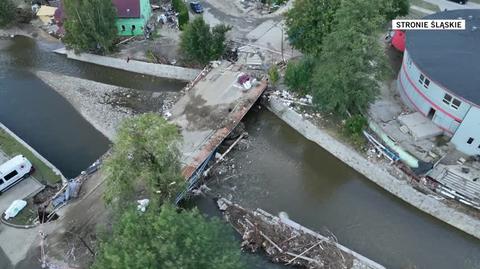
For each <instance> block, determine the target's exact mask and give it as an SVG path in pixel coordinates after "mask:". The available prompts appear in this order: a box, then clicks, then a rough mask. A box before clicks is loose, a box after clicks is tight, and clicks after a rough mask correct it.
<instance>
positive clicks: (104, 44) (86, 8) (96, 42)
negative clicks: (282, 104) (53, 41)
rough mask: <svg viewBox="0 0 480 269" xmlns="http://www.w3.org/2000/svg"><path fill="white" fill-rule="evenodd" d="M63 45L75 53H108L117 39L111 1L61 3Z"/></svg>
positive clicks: (78, 0) (74, 0)
mask: <svg viewBox="0 0 480 269" xmlns="http://www.w3.org/2000/svg"><path fill="white" fill-rule="evenodd" d="M64 7H65V14H66V21H65V26H64V27H65V31H66V33H65V38H64V42H65V44H66V45H67V46H68V47H71V48H73V49H74V50H75V51H76V52H82V51H93V52H96V53H108V52H111V51H112V50H113V46H114V42H115V40H116V38H117V28H116V26H115V19H116V17H117V12H116V11H115V7H114V6H113V4H112V1H111V0H65V1H64Z"/></svg>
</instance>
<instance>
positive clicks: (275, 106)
mask: <svg viewBox="0 0 480 269" xmlns="http://www.w3.org/2000/svg"><path fill="white" fill-rule="evenodd" d="M267 107H268V109H269V110H270V111H272V112H273V113H274V114H276V115H277V116H278V117H279V118H281V119H282V120H283V121H284V122H286V123H287V124H288V125H290V126H291V127H292V128H293V129H295V130H297V131H298V132H299V133H300V134H302V135H303V136H304V137H305V138H307V139H309V140H311V141H313V142H314V143H317V144H318V145H319V146H321V147H322V148H324V149H325V150H327V151H328V152H330V153H331V154H332V155H334V156H335V157H337V158H338V159H339V160H341V161H342V162H344V163H346V164H347V165H349V166H350V167H352V168H353V169H355V170H356V171H357V172H359V173H361V174H362V175H364V176H365V177H366V178H368V179H369V180H371V181H372V182H374V183H375V184H377V185H378V186H380V187H382V188H383V189H384V190H386V191H388V192H390V193H391V194H393V195H395V196H396V197H398V198H400V199H402V200H403V201H405V202H407V203H409V204H410V205H412V206H414V207H416V208H418V209H419V210H421V211H423V212H425V213H428V214H430V215H432V216H433V217H435V218H438V219H439V220H441V221H444V222H446V223H448V224H450V225H452V226H453V227H455V228H457V229H459V230H462V231H464V232H466V233H468V234H470V235H472V236H474V237H476V238H478V239H480V219H478V218H475V217H473V216H470V215H467V214H465V213H463V212H461V211H459V210H456V209H455V208H453V207H449V206H448V205H447V204H445V203H443V202H442V201H439V200H436V199H435V198H434V197H432V196H430V195H425V194H423V193H421V192H419V191H417V190H416V189H414V188H413V187H412V186H411V185H410V184H409V183H407V182H406V181H405V180H400V179H398V178H396V177H394V176H392V175H391V174H390V173H389V172H388V171H387V170H386V169H385V167H383V166H381V165H378V164H376V163H374V162H370V161H369V160H368V159H366V158H365V157H364V156H362V155H360V154H359V153H358V152H357V151H355V150H353V149H352V148H350V147H349V146H346V145H344V144H342V143H341V142H339V141H338V140H336V139H335V138H334V137H332V136H330V135H329V134H328V133H327V132H326V131H324V130H322V129H321V128H319V127H317V126H316V125H314V124H312V123H311V122H310V121H308V120H306V119H304V118H302V115H300V114H298V113H297V112H295V111H294V110H292V109H290V108H289V107H288V106H287V105H285V104H284V103H283V102H282V101H281V100H278V99H276V98H270V100H269V102H268V105H267Z"/></svg>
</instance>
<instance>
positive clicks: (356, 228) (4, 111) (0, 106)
mask: <svg viewBox="0 0 480 269" xmlns="http://www.w3.org/2000/svg"><path fill="white" fill-rule="evenodd" d="M55 46H57V45H55V44H39V43H36V42H34V41H33V40H31V39H28V38H20V37H17V38H15V39H14V40H0V122H2V123H4V124H5V125H7V126H8V127H9V128H11V129H12V130H13V131H14V132H16V133H17V134H18V135H19V136H20V137H22V138H23V139H24V140H26V141H27V142H28V143H29V144H31V145H32V146H33V147H34V148H36V149H37V150H38V151H39V152H40V153H41V154H43V155H44V156H45V157H47V158H48V159H49V160H50V161H51V162H52V163H53V164H55V165H56V166H57V167H58V168H59V169H60V170H62V172H63V173H64V174H65V175H66V176H67V177H72V176H75V175H76V174H78V172H80V171H81V170H82V169H84V168H85V167H86V166H88V164H90V163H91V162H92V161H94V160H95V159H96V158H98V157H99V156H100V155H101V154H103V153H104V152H105V151H106V150H107V148H108V147H109V141H108V140H107V139H106V138H105V137H104V136H103V135H101V134H100V133H99V132H98V131H97V130H95V129H94V128H93V127H92V126H91V125H90V124H89V123H88V122H86V121H85V120H84V119H83V118H82V117H81V115H80V114H79V113H77V112H76V111H75V110H74V109H73V108H72V107H71V106H70V105H69V103H68V102H66V101H65V100H64V99H63V98H62V97H61V96H59V95H58V94H57V93H56V92H55V91H54V90H52V89H50V88H49V87H48V86H47V85H45V84H44V83H42V82H41V81H40V80H39V79H37V78H36V77H35V76H34V75H33V74H32V73H31V71H32V70H47V71H53V72H60V73H63V74H67V75H73V76H77V77H82V78H87V79H92V80H95V81H99V82H104V83H110V84H115V85H118V86H123V87H131V88H137V89H143V90H154V91H158V90H166V91H176V90H178V89H180V88H181V87H182V86H183V83H181V82H176V81H171V80H162V79H156V78H151V77H145V76H140V75H134V74H130V73H127V72H122V71H118V70H111V69H106V68H102V67H98V66H92V65H87V64H84V63H79V62H75V61H70V60H67V59H65V58H63V56H59V55H55V54H53V53H50V52H49V51H50V50H51V49H52V48H54V47H55ZM246 126H247V130H248V132H249V134H250V138H249V141H250V143H251V145H250V147H249V149H247V150H242V151H235V152H234V153H233V154H232V155H231V157H233V158H235V160H236V161H235V164H236V166H237V171H241V172H240V173H239V174H238V176H237V177H236V178H233V179H230V180H229V181H227V182H226V183H224V184H222V186H220V187H219V188H220V189H235V191H231V192H232V193H233V196H234V197H235V198H236V199H237V200H239V201H241V202H242V204H244V205H246V206H248V207H261V208H263V209H265V210H267V211H270V212H272V213H275V214H276V213H278V212H280V211H286V212H287V213H288V214H289V215H290V217H291V218H292V219H294V220H295V221H298V222H300V223H302V224H304V225H305V226H307V227H310V228H312V229H314V230H317V231H325V230H327V229H328V230H329V231H331V232H333V233H334V234H335V235H336V236H337V237H338V239H339V241H340V242H341V243H342V244H344V245H346V246H348V247H351V248H352V249H354V250H355V251H358V252H359V253H361V254H363V255H365V256H367V257H369V258H371V259H373V260H375V261H378V262H380V263H382V264H384V265H386V266H388V268H398V269H403V268H440V269H443V268H445V269H447V268H448V269H450V268H480V244H479V242H478V240H476V239H474V238H472V237H470V236H467V235H466V234H464V233H462V232H460V231H458V230H456V229H454V228H452V227H450V226H448V225H446V224H444V223H442V222H440V221H437V220H436V219H434V218H432V217H430V216H428V215H426V214H423V213H421V212H420V211H419V210H417V209H415V208H413V207H411V206H409V205H407V204H405V203H403V202H402V201H400V200H399V199H397V198H396V197H393V196H392V195H390V194H387V193H386V192H384V191H383V190H382V189H380V188H379V187H377V186H376V185H374V184H372V183H371V182H369V181H368V180H367V179H365V178H364V177H363V176H361V175H360V174H358V173H356V172H355V171H353V170H352V169H350V168H349V167H347V166H346V165H344V164H343V163H341V162H340V161H339V160H337V159H336V158H335V157H333V156H331V155H330V154H328V153H327V152H325V151H324V150H323V149H321V148H320V147H318V146H317V145H315V144H313V143H311V142H309V141H308V140H306V139H305V138H303V137H302V136H300V135H299V134H298V133H296V132H295V131H294V130H293V129H291V128H290V127H288V126H287V125H286V124H284V123H283V122H282V121H280V120H279V119H278V118H276V117H275V116H274V115H273V114H271V113H270V112H267V111H265V109H262V110H260V111H255V112H253V113H250V114H249V115H248V117H247V120H246ZM196 202H197V204H198V206H199V207H200V208H202V209H203V210H204V211H205V212H215V209H214V205H213V203H212V201H211V200H209V199H198V200H197V201H196ZM257 262H259V263H260V265H259V266H257V268H265V267H267V264H266V263H265V262H264V261H257ZM268 267H270V266H268ZM273 267H274V266H273V265H272V268H273ZM275 267H276V266H275Z"/></svg>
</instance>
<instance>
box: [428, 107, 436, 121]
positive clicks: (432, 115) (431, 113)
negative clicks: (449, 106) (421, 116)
mask: <svg viewBox="0 0 480 269" xmlns="http://www.w3.org/2000/svg"><path fill="white" fill-rule="evenodd" d="M435 112H437V111H436V110H435V109H433V108H430V111H428V115H427V117H428V118H429V119H431V120H433V117H435Z"/></svg>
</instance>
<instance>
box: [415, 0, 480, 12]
mask: <svg viewBox="0 0 480 269" xmlns="http://www.w3.org/2000/svg"><path fill="white" fill-rule="evenodd" d="M424 1H425V2H429V3H432V4H435V5H438V7H439V8H440V10H445V9H447V10H451V9H464V8H468V9H474V8H480V4H477V3H474V2H472V1H468V2H467V3H466V4H465V5H460V4H457V3H455V2H451V1H447V0H424Z"/></svg>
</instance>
